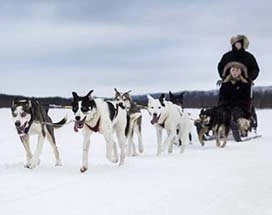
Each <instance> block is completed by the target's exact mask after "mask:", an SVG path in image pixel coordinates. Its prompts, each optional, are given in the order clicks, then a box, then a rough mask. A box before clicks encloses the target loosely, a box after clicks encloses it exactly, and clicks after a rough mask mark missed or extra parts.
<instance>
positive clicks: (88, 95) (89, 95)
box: [86, 90, 93, 101]
mask: <svg viewBox="0 0 272 215" xmlns="http://www.w3.org/2000/svg"><path fill="white" fill-rule="evenodd" d="M92 93H93V90H90V92H88V94H87V95H86V97H88V99H90V101H91V100H93V97H92V95H91V94H92Z"/></svg>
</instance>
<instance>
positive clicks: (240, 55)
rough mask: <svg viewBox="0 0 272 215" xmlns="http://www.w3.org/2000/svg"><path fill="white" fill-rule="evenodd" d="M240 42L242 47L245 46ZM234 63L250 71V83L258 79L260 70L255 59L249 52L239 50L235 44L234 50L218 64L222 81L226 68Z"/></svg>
mask: <svg viewBox="0 0 272 215" xmlns="http://www.w3.org/2000/svg"><path fill="white" fill-rule="evenodd" d="M240 42H241V43H242V46H243V41H240ZM233 61H236V62H240V63H242V64H244V65H245V66H246V68H247V70H248V79H249V81H254V80H255V79H256V78H257V76H258V74H259V71H260V69H259V66H258V64H257V62H256V59H255V57H254V56H253V55H252V54H251V53H249V52H247V51H246V50H245V49H244V48H241V49H240V50H237V49H236V47H235V46H234V44H233V45H232V50H231V51H229V52H227V53H226V54H224V55H223V57H222V59H221V60H220V62H219V63H218V67H217V69H218V73H219V75H220V77H221V78H222V79H224V77H223V73H224V68H225V66H226V65H227V64H228V63H230V62H233Z"/></svg>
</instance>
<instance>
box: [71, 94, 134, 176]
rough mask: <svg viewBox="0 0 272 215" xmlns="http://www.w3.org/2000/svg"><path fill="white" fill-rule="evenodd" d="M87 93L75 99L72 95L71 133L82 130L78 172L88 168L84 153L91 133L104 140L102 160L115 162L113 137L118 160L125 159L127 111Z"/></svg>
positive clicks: (86, 157)
mask: <svg viewBox="0 0 272 215" xmlns="http://www.w3.org/2000/svg"><path fill="white" fill-rule="evenodd" d="M92 92H93V90H91V91H90V92H89V93H88V94H87V95H86V96H78V94H77V93H76V92H73V93H72V95H73V101H72V109H73V112H74V116H75V123H74V131H75V132H78V130H79V129H82V134H83V156H82V166H81V168H80V171H81V172H85V171H86V170H87V169H88V151H89V145H90V136H91V135H92V134H93V133H94V132H99V133H100V134H102V135H103V136H104V138H105V141H106V157H107V159H108V160H110V161H111V162H113V163H117V162H118V152H117V146H116V142H115V141H114V138H113V135H114V134H116V137H117V140H118V143H119V147H120V161H119V165H122V164H123V163H124V160H125V144H126V135H127V133H128V124H129V123H128V120H127V112H126V110H125V109H124V108H122V107H120V106H119V105H114V104H113V102H111V101H105V100H103V99H100V98H93V96H92V95H91V94H92Z"/></svg>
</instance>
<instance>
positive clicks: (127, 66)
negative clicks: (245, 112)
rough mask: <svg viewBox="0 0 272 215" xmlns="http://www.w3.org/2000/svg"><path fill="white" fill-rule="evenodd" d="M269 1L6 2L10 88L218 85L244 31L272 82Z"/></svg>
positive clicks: (4, 88)
mask: <svg viewBox="0 0 272 215" xmlns="http://www.w3.org/2000/svg"><path fill="white" fill-rule="evenodd" d="M271 10H272V3H271V2H270V1H269V0H266V1H265V0H258V1H248V0H241V1H237V0H224V1H219V0H218V1H216V0H208V1H205V0H203V1H201V0H184V1H182V0H167V1H166V0H161V1H159V0H137V1H128V0H116V1H112V0H108V1H106V0H96V1H80V0H71V1H70V0H66V1H61V0H59V1H58V0H55V1H50V0H47V1H38V0H32V1H31V0H24V1H21V0H17V1H13V0H9V1H0V27H1V29H2V30H1V34H0V74H1V78H0V93H8V94H16V95H26V96H65V97H70V96H71V92H72V91H77V92H78V93H79V94H85V93H87V92H88V91H89V90H90V89H94V92H95V95H96V96H112V95H113V93H114V91H113V88H114V87H116V88H118V89H120V90H121V91H125V90H132V94H142V93H150V92H159V91H160V92H161V91H169V90H172V91H174V92H175V91H180V90H206V89H215V88H216V86H215V82H216V81H217V80H218V78H219V77H218V74H217V63H218V61H219V60H220V58H221V56H222V54H223V53H224V52H226V51H228V50H230V44H229V38H230V37H231V36H232V35H235V34H237V33H241V34H245V35H247V36H248V38H249V40H250V46H249V50H248V51H250V52H251V53H253V54H254V55H255V57H256V59H257V61H258V63H259V66H260V68H261V73H260V75H259V77H258V79H257V81H256V82H255V84H256V85H258V86H267V85H271V83H272V71H271V70H272V54H271V47H272V39H271V38H272V28H271V20H272V15H271V14H272V12H271Z"/></svg>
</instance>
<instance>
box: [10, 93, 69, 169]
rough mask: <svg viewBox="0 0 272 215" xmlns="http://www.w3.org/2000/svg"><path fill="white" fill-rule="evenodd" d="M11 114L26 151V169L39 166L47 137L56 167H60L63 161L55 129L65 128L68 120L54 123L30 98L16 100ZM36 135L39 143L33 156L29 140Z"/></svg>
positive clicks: (37, 103)
mask: <svg viewBox="0 0 272 215" xmlns="http://www.w3.org/2000/svg"><path fill="white" fill-rule="evenodd" d="M47 110H48V109H47ZM11 112H12V118H13V121H14V125H15V127H16V130H17V133H18V135H19V136H20V139H21V142H22V143H23V146H24V148H25V151H26V164H25V167H27V168H31V169H32V168H35V167H36V166H37V165H38V164H39V162H40V160H39V157H40V154H41V152H42V148H43V144H44V140H45V137H47V139H48V141H49V143H50V144H51V146H52V148H53V152H54V155H55V159H56V166H60V165H61V161H60V156H59V151H58V148H57V145H56V139H55V135H54V128H59V127H61V126H63V125H64V124H65V123H66V121H67V119H66V118H63V119H62V120H61V121H59V122H57V123H52V120H51V118H50V117H49V115H48V113H47V111H46V110H45V109H44V107H43V106H42V105H41V104H40V103H39V101H38V100H35V99H29V98H22V99H14V100H13V101H12V105H11ZM34 134H37V135H38V143H37V146H36V150H35V152H34V154H32V152H31V149H30V146H29V139H30V136H31V135H34Z"/></svg>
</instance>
